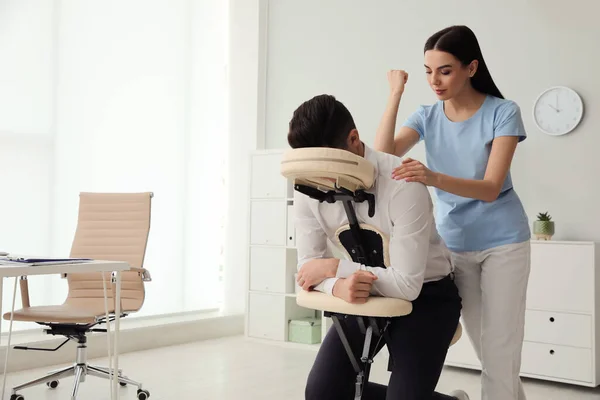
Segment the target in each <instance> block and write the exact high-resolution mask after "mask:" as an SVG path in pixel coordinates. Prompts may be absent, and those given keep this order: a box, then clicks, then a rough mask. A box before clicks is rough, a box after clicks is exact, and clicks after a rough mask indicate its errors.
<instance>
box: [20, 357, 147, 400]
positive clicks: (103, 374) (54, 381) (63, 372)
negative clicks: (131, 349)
mask: <svg viewBox="0 0 600 400" xmlns="http://www.w3.org/2000/svg"><path fill="white" fill-rule="evenodd" d="M87 375H91V376H95V377H98V378H104V379H110V372H109V370H108V369H107V368H103V367H97V366H92V365H85V364H75V365H73V366H71V367H67V368H63V369H60V370H57V371H54V372H51V373H49V374H48V375H46V376H44V377H41V378H38V379H35V380H32V381H30V382H27V383H24V384H22V385H19V386H16V387H14V388H13V390H12V395H11V397H10V400H25V397H24V396H23V395H21V394H17V392H18V391H20V390H22V389H26V388H29V387H32V386H37V385H40V384H43V383H45V384H46V385H47V386H48V387H49V388H51V389H56V387H58V384H59V379H61V378H66V377H70V376H75V383H74V385H73V390H72V392H71V400H76V399H77V393H78V391H79V385H80V384H81V383H82V382H85V377H86V376H87ZM114 378H115V379H118V380H119V384H120V385H121V386H126V385H132V386H137V387H138V391H137V398H138V399H139V400H146V399H148V398H149V397H150V392H148V391H147V390H144V389H142V384H141V383H138V382H135V381H132V380H131V379H128V378H127V377H124V376H121V371H119V376H118V377H116V376H115V377H114Z"/></svg>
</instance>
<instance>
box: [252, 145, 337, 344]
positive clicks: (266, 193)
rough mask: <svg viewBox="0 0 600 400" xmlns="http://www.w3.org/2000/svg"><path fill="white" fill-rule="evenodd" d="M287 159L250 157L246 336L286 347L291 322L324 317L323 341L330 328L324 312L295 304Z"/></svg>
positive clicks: (273, 153) (264, 154)
mask: <svg viewBox="0 0 600 400" xmlns="http://www.w3.org/2000/svg"><path fill="white" fill-rule="evenodd" d="M282 155H283V150H261V151H255V152H252V153H251V155H250V165H249V171H250V191H249V193H250V199H249V201H250V204H249V210H250V212H249V214H250V221H249V227H250V232H249V236H248V237H249V243H248V254H247V257H248V258H247V259H248V280H247V309H246V328H245V332H246V335H247V336H248V337H251V338H257V339H263V340H270V341H275V342H284V343H286V342H288V326H289V325H288V324H289V321H290V320H292V319H296V318H303V317H317V318H320V319H321V321H322V327H323V328H322V329H323V330H322V337H323V334H324V332H325V330H326V329H327V327H328V326H329V325H330V324H326V321H323V319H324V318H323V316H322V313H321V312H320V311H316V310H311V309H306V308H303V307H299V306H298V305H297V304H296V294H295V292H296V285H295V280H294V274H295V273H296V265H297V257H298V256H297V252H296V248H295V231H294V226H293V210H292V207H293V204H294V200H293V197H294V192H293V185H292V182H291V181H288V180H286V179H285V178H284V177H283V176H282V175H281V173H280V161H281V156H282ZM294 345H296V346H298V345H299V346H303V345H300V344H297V343H294ZM304 346H309V347H311V348H315V347H318V346H315V345H304Z"/></svg>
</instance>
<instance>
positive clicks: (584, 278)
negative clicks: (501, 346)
mask: <svg viewBox="0 0 600 400" xmlns="http://www.w3.org/2000/svg"><path fill="white" fill-rule="evenodd" d="M598 250H599V247H598V244H596V243H593V242H566V241H535V240H534V241H532V243H531V274H530V277H529V285H528V288H527V306H526V307H527V310H526V313H525V342H524V344H523V353H522V363H521V364H522V365H521V374H522V375H523V376H527V377H533V378H539V379H545V380H552V381H559V382H566V383H573V384H577V385H582V386H591V387H595V386H598V385H600V316H599V313H600V262H599V260H600V253H599V251H598ZM446 364H447V365H453V366H458V367H465V368H474V369H480V368H481V364H480V363H479V360H478V358H477V356H476V355H475V351H474V350H473V347H472V346H471V343H470V341H469V338H468V337H467V335H466V334H465V335H463V337H462V338H461V339H460V340H459V341H458V342H457V343H456V344H455V345H454V346H452V347H451V348H450V350H449V352H448V356H447V357H446Z"/></svg>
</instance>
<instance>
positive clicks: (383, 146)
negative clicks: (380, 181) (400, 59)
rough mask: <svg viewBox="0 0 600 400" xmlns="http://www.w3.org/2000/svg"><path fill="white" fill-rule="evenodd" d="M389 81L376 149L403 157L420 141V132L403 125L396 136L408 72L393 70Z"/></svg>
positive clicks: (389, 74)
mask: <svg viewBox="0 0 600 400" xmlns="http://www.w3.org/2000/svg"><path fill="white" fill-rule="evenodd" d="M388 81H389V83H390V95H389V97H388V101H387V104H386V107H385V111H384V112H383V116H382V117H381V122H380V123H379V127H378V128H377V133H376V134H375V146H374V147H375V150H378V151H382V152H384V153H390V154H395V155H397V156H398V157H402V156H403V155H404V154H406V153H407V152H408V151H409V150H410V149H411V148H412V147H413V146H414V145H415V144H417V142H418V141H419V134H418V133H417V131H415V130H414V129H411V128H408V127H402V128H400V130H399V131H398V134H397V135H396V137H394V132H395V130H396V119H397V116H398V108H399V107H400V100H401V99H402V93H404V84H405V83H406V82H407V81H408V74H407V73H406V72H405V71H402V70H393V71H390V72H388Z"/></svg>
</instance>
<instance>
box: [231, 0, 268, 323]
mask: <svg viewBox="0 0 600 400" xmlns="http://www.w3.org/2000/svg"><path fill="white" fill-rule="evenodd" d="M229 10H230V14H229V18H230V19H229V21H230V31H229V32H230V36H229V43H230V48H229V71H228V78H229V141H230V143H231V144H232V146H230V147H229V160H230V164H229V169H230V170H229V176H230V179H229V184H228V191H229V205H228V209H227V241H226V248H225V259H226V263H225V265H226V270H225V303H224V309H225V311H226V312H231V313H242V312H244V308H245V297H246V296H245V293H246V274H247V271H246V270H247V264H246V262H247V260H246V259H247V243H248V197H249V191H248V189H249V183H248V181H249V174H248V167H249V165H250V164H249V154H250V151H251V150H253V149H256V148H257V147H258V146H259V143H260V142H261V140H260V138H259V136H258V134H257V124H258V107H259V99H258V98H259V92H258V82H259V78H258V77H259V45H258V44H259V17H260V13H259V1H258V0H229ZM263 14H264V13H263ZM233 144H235V145H233Z"/></svg>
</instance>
